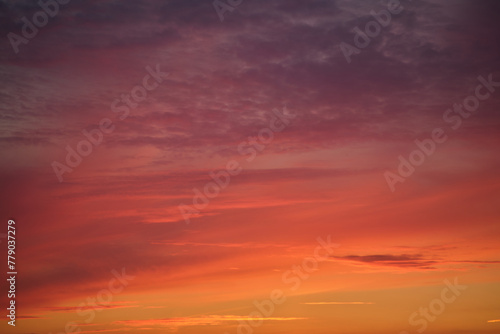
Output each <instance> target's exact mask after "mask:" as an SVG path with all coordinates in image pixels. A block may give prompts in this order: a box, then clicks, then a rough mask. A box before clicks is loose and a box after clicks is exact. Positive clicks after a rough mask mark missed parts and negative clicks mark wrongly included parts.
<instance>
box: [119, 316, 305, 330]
mask: <svg viewBox="0 0 500 334" xmlns="http://www.w3.org/2000/svg"><path fill="white" fill-rule="evenodd" d="M305 319H307V318H298V317H268V318H266V317H247V316H239V315H206V316H201V317H179V318H165V319H148V320H125V321H115V322H114V323H115V324H120V325H126V326H131V327H142V326H158V327H168V328H177V327H185V326H202V325H222V324H224V323H227V322H234V321H249V320H250V321H252V320H264V321H293V320H305Z"/></svg>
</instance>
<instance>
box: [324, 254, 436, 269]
mask: <svg viewBox="0 0 500 334" xmlns="http://www.w3.org/2000/svg"><path fill="white" fill-rule="evenodd" d="M333 258H335V259H338V260H345V261H351V262H360V263H368V264H374V265H380V266H389V267H403V268H408V267H409V268H418V269H435V267H433V265H436V264H438V263H439V262H438V261H434V260H427V259H425V258H424V257H423V255H420V254H413V255H408V254H402V255H391V254H377V255H346V256H334V257H333Z"/></svg>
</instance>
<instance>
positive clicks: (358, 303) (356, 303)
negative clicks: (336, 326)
mask: <svg viewBox="0 0 500 334" xmlns="http://www.w3.org/2000/svg"><path fill="white" fill-rule="evenodd" d="M301 304H304V305H373V304H375V303H372V302H309V303H301Z"/></svg>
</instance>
